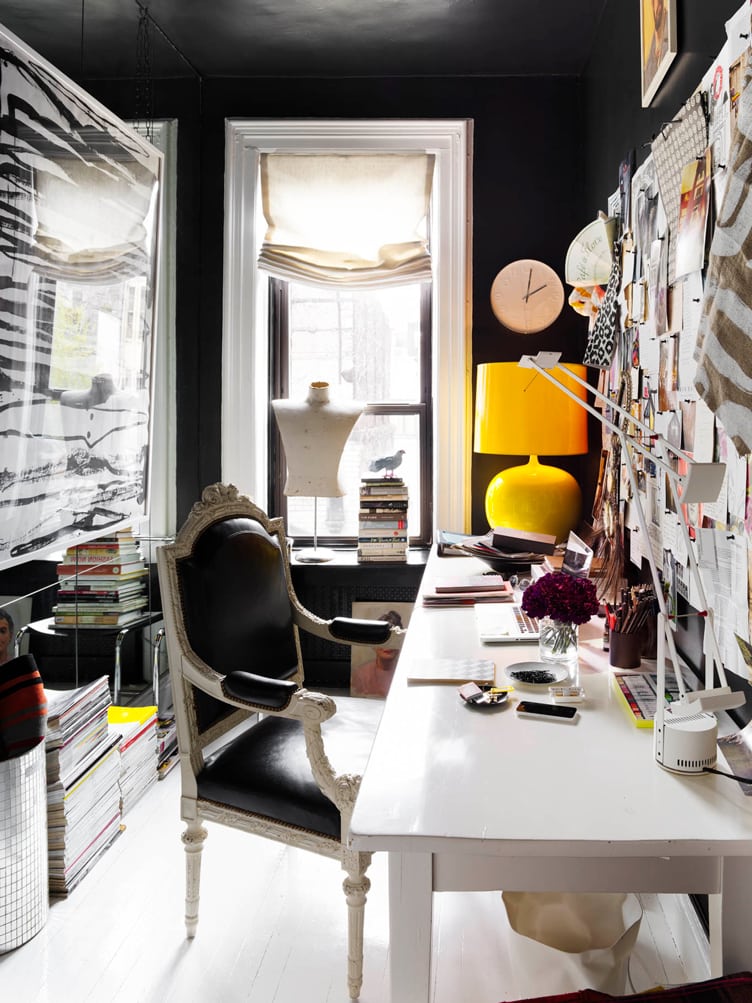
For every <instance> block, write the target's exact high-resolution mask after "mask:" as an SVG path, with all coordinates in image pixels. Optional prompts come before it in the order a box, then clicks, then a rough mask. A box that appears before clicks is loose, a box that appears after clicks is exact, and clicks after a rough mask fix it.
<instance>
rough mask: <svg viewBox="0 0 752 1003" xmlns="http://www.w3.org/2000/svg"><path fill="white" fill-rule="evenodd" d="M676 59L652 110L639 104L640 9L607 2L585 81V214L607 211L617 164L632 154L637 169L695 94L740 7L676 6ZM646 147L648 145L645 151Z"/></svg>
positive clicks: (725, 2) (721, 2)
mask: <svg viewBox="0 0 752 1003" xmlns="http://www.w3.org/2000/svg"><path fill="white" fill-rule="evenodd" d="M676 6H677V43H678V44H677V52H678V54H677V56H676V58H675V59H674V61H673V63H672V64H671V67H670V69H669V71H668V74H667V75H666V77H665V78H664V81H663V84H662V85H661V87H660V89H659V91H658V92H657V94H656V95H655V97H654V98H653V102H652V104H651V105H650V107H649V108H642V106H641V100H640V19H639V5H638V3H636V2H634V3H632V2H630V3H625V2H624V0H609V2H608V4H607V5H606V8H605V11H604V14H603V17H602V19H601V22H600V24H599V26H598V34H597V37H596V42H595V46H594V49H593V54H592V57H591V59H590V62H589V64H588V66H587V68H586V71H585V74H584V76H583V81H582V82H583V109H584V118H583V123H582V124H583V128H584V133H585V142H584V151H583V159H582V167H583V172H584V181H585V190H586V192H587V206H586V212H587V213H589V214H590V215H591V216H593V217H594V216H595V214H596V212H597V210H598V209H603V210H605V209H606V200H607V198H608V196H609V195H610V194H611V193H612V192H613V191H614V190H615V189H616V187H617V184H618V170H619V164H620V162H621V160H622V159H623V158H624V155H625V154H626V153H627V152H628V151H629V150H632V149H633V150H635V153H636V159H637V163H638V164H640V163H642V161H643V160H644V159H645V157H646V156H647V155H648V153H649V152H650V150H649V144H650V142H651V140H652V139H653V137H654V136H656V135H657V133H658V131H659V130H660V127H661V125H662V124H663V123H664V122H668V121H670V120H671V119H672V118H673V117H674V115H675V114H676V113H677V112H678V111H679V109H680V108H681V106H682V104H683V103H684V102H685V101H686V100H687V98H688V97H689V96H690V95H691V94H692V93H693V91H694V90H695V89H696V87H697V85H698V84H699V83H700V80H701V79H702V77H703V76H704V74H705V72H706V71H707V69H708V67H709V66H710V64H711V63H712V62H713V60H715V58H716V57H717V56H718V54H719V52H720V51H721V48H722V46H723V44H724V42H725V40H726V29H725V24H726V21H727V20H728V19H729V18H730V17H731V15H732V14H734V13H736V11H737V10H739V8H740V7H741V6H742V3H741V0H676ZM646 144H648V145H646Z"/></svg>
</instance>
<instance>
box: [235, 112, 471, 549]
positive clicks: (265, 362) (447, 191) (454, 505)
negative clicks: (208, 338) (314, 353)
mask: <svg viewBox="0 0 752 1003" xmlns="http://www.w3.org/2000/svg"><path fill="white" fill-rule="evenodd" d="M415 150H417V151H423V150H425V151H428V152H430V153H434V154H435V155H436V175H435V181H434V189H433V220H432V225H433V229H432V233H431V250H432V258H433V263H434V283H433V286H434V304H433V335H432V338H433V372H432V390H433V401H434V407H433V429H432V434H433V466H434V485H433V492H434V496H433V513H434V528H435V527H439V528H444V529H453V530H455V531H459V532H462V531H465V532H466V531H468V528H469V522H470V469H471V462H470V461H471V457H472V449H471V425H472V422H471V403H472V394H471V366H472V358H471V342H470V331H471V316H470V305H471V298H470V293H471V288H472V285H471V280H470V268H471V256H470V248H471V238H472V231H471V224H472V221H471V211H470V207H471V204H472V203H471V178H472V170H471V167H472V164H471V159H472V122H471V121H469V120H466V119H457V120H444V119H435V120H430V119H427V120H417V119H416V120H404V121H396V120H379V119H369V120H347V119H338V120H334V121H332V120H324V121H322V120H318V121H316V120H311V121H309V120H306V119H301V120H295V119H286V120H280V121H274V120H270V119H258V120H255V119H227V120H226V122H225V239H224V293H223V326H222V479H223V481H226V482H231V483H233V484H236V485H237V487H238V488H239V489H240V490H241V491H242V492H243V493H245V494H248V495H250V497H251V498H254V499H256V500H257V501H258V502H259V504H261V505H262V506H263V505H264V501H265V499H266V497H267V481H268V469H267V467H268V464H267V427H268V415H269V378H268V373H269V336H268V325H267V318H266V307H267V302H266V297H265V296H264V295H262V294H261V282H262V281H263V282H265V281H266V276H265V274H264V275H262V274H261V273H260V272H259V269H258V268H257V264H256V250H257V249H256V233H257V226H258V219H259V214H260V212H261V207H260V205H259V204H258V201H259V200H258V195H257V177H258V164H259V157H260V155H261V154H262V153H266V152H288V153H289V152H294V151H297V152H307V153H312V152H322V153H323V152H335V153H348V152H350V153H352V152H363V151H374V152H378V151H382V152H395V151H415ZM246 429H247V430H248V432H247V433H246V432H245V430H246ZM259 430H260V431H259Z"/></svg>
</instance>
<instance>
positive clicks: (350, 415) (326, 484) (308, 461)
mask: <svg viewBox="0 0 752 1003" xmlns="http://www.w3.org/2000/svg"><path fill="white" fill-rule="evenodd" d="M272 408H273V410H274V414H275V417H276V419H277V425H278V427H279V432H280V435H281V437H282V444H283V445H284V447H285V456H286V458H287V481H286V482H285V488H284V491H285V494H286V495H305V496H307V497H312V498H313V499H314V531H313V549H312V550H311V551H301V552H300V554H299V555H298V560H307V561H328V560H330V559H331V557H332V556H333V555H332V553H331V551H326V550H325V549H323V548H319V547H318V546H317V540H316V516H317V508H316V505H317V499H318V498H340V497H341V496H342V495H344V494H345V493H346V492H345V489H344V488H343V487H342V483H341V481H340V476H339V466H340V461H341V459H342V453H343V451H344V448H345V444H346V442H347V440H348V438H349V437H350V433H351V432H352V430H353V427H354V425H355V422H356V421H357V420H358V418H359V417H360V415H361V414H362V413H363V405H362V404H359V403H357V402H356V401H346V402H344V403H343V402H336V401H332V400H330V399H329V384H328V383H325V382H322V381H319V382H315V383H311V385H310V387H309V389H308V396H307V397H306V399H305V400H304V401H292V400H273V401H272Z"/></svg>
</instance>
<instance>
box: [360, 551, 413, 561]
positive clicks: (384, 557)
mask: <svg viewBox="0 0 752 1003" xmlns="http://www.w3.org/2000/svg"><path fill="white" fill-rule="evenodd" d="M405 561H407V553H404V554H401V555H398V554H378V555H377V554H370V555H368V554H358V564H399V563H400V562H405Z"/></svg>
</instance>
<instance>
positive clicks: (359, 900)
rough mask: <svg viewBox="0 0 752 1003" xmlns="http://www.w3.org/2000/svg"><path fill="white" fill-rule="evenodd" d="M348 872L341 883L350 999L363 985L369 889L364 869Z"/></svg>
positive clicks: (356, 997)
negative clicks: (364, 932) (364, 936)
mask: <svg viewBox="0 0 752 1003" xmlns="http://www.w3.org/2000/svg"><path fill="white" fill-rule="evenodd" d="M367 866H368V864H367V863H366V864H365V865H361V866H360V868H356V869H353V870H348V875H347V877H346V878H345V880H344V881H343V882H342V887H343V888H344V890H345V898H346V900H347V988H348V991H349V993H350V999H351V1000H356V999H358V997H359V996H360V989H361V986H362V985H363V920H364V917H365V908H366V896H367V895H368V890H369V888H370V887H371V882H370V880H369V879H368V878H367V877H366V875H365V868H366V867H367Z"/></svg>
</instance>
